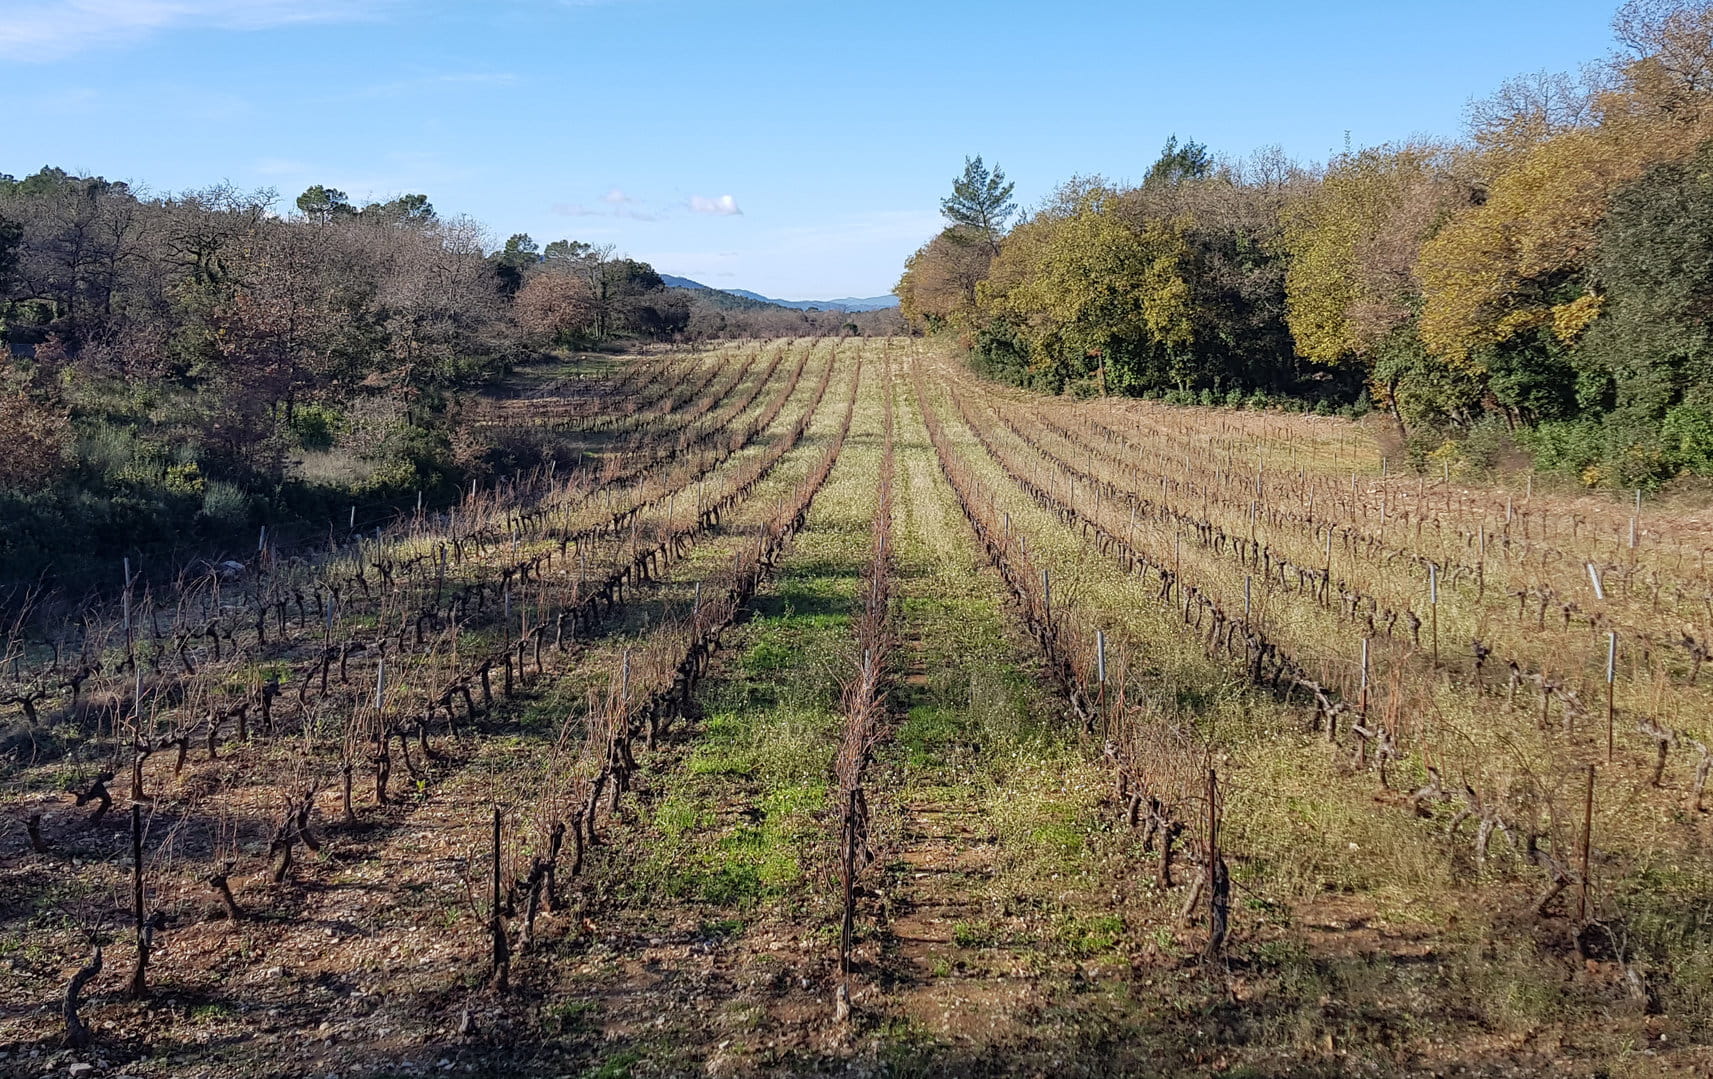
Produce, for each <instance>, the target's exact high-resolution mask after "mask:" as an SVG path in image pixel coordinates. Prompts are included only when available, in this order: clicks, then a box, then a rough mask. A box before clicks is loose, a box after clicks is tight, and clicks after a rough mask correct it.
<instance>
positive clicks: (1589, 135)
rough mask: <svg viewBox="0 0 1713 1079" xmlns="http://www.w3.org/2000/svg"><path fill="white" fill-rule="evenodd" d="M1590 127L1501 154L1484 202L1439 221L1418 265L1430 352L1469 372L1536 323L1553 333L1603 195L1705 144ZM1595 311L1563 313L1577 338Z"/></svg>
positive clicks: (1653, 126)
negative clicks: (1483, 354)
mask: <svg viewBox="0 0 1713 1079" xmlns="http://www.w3.org/2000/svg"><path fill="white" fill-rule="evenodd" d="M1621 101H1622V99H1621V98H1617V99H1614V100H1610V101H1608V102H1607V105H1608V108H1609V111H1608V112H1607V114H1606V116H1605V118H1604V122H1602V123H1601V124H1600V125H1599V126H1598V127H1591V128H1584V129H1580V130H1575V131H1569V132H1566V133H1563V134H1559V135H1555V136H1553V137H1551V138H1549V139H1546V140H1545V141H1543V142H1541V143H1539V144H1538V145H1536V146H1534V147H1532V148H1529V149H1527V150H1525V151H1521V152H1518V153H1515V154H1511V155H1508V156H1507V158H1506V159H1505V162H1504V164H1503V165H1502V167H1501V168H1500V169H1499V171H1498V172H1497V175H1495V176H1494V177H1493V180H1492V183H1491V186H1490V188H1489V191H1488V196H1487V200H1486V202H1485V203H1483V204H1482V205H1480V206H1474V207H1470V208H1469V209H1467V210H1464V211H1463V212H1461V213H1459V214H1458V215H1457V216H1456V217H1454V218H1453V219H1452V220H1451V221H1450V222H1449V223H1447V224H1446V226H1445V227H1444V228H1442V229H1441V230H1440V231H1439V232H1438V233H1436V234H1435V235H1434V237H1433V238H1432V239H1431V240H1429V241H1428V242H1427V243H1426V244H1425V245H1424V246H1423V247H1422V252H1421V259H1420V261H1419V263H1418V264H1417V274H1418V276H1419V277H1420V279H1421V282H1422V293H1423V304H1422V314H1421V325H1420V333H1421V338H1422V341H1423V343H1425V344H1426V345H1427V347H1428V349H1429V351H1431V352H1433V353H1434V354H1436V355H1438V356H1441V357H1443V358H1444V359H1445V360H1446V361H1448V362H1449V363H1451V364H1453V365H1456V366H1461V367H1463V368H1465V369H1467V370H1472V371H1475V370H1479V368H1480V365H1479V364H1478V363H1476V362H1474V361H1472V360H1471V355H1472V354H1473V353H1474V352H1475V351H1476V350H1477V349H1479V348H1481V347H1482V346H1486V345H1495V344H1499V343H1502V342H1504V341H1506V340H1509V339H1510V338H1512V337H1515V336H1516V335H1518V334H1521V333H1525V332H1527V331H1529V330H1533V329H1536V328H1538V327H1541V326H1547V325H1550V326H1553V327H1554V329H1555V331H1556V330H1557V329H1558V327H1559V325H1560V322H1561V318H1560V316H1559V315H1558V314H1557V313H1556V312H1555V310H1554V308H1555V306H1556V303H1557V301H1558V300H1559V298H1560V297H1559V296H1557V295H1555V292H1557V291H1558V290H1561V289H1562V288H1564V287H1566V286H1567V285H1568V286H1574V284H1575V281H1576V278H1577V275H1578V274H1580V272H1581V271H1582V270H1583V269H1584V268H1585V267H1586V266H1587V263H1588V257H1589V254H1590V252H1591V251H1592V249H1593V246H1594V240H1595V234H1596V232H1597V230H1598V228H1599V226H1600V222H1601V221H1602V220H1603V219H1604V217H1605V214H1606V209H1607V207H1608V206H1609V205H1610V203H1611V199H1612V196H1613V195H1614V194H1615V193H1616V192H1617V191H1618V189H1620V188H1621V187H1623V186H1624V185H1625V184H1628V183H1630V182H1631V181H1633V180H1635V179H1636V178H1637V177H1639V176H1641V174H1642V173H1643V172H1644V171H1646V170H1647V169H1648V168H1649V167H1651V166H1653V165H1655V164H1658V163H1660V162H1663V161H1671V160H1677V159H1679V158H1681V157H1683V156H1685V155H1687V154H1689V153H1690V152H1691V151H1693V150H1694V148H1695V146H1696V145H1697V144H1698V143H1700V142H1701V141H1702V140H1703V139H1705V138H1706V136H1707V134H1708V132H1707V131H1706V129H1705V125H1704V124H1702V123H1699V122H1695V123H1685V122H1681V121H1679V120H1676V119H1667V118H1661V117H1658V116H1657V115H1654V116H1649V115H1632V114H1626V113H1623V112H1621V111H1616V110H1615V109H1614V108H1613V106H1615V105H1618V104H1621ZM1598 314H1599V307H1598V305H1597V304H1594V305H1583V306H1580V307H1575V308H1574V309H1573V310H1569V311H1566V312H1565V313H1564V316H1563V320H1567V321H1564V322H1563V324H1564V327H1565V329H1566V330H1567V331H1568V332H1570V333H1572V335H1573V336H1574V335H1575V334H1579V333H1581V332H1582V330H1584V329H1586V328H1587V326H1588V324H1589V323H1590V322H1592V321H1593V319H1594V318H1596V317H1597V316H1598Z"/></svg>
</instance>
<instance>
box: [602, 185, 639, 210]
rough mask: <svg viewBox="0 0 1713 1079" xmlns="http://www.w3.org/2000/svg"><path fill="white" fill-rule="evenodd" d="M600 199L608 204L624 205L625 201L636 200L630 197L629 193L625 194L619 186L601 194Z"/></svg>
mask: <svg viewBox="0 0 1713 1079" xmlns="http://www.w3.org/2000/svg"><path fill="white" fill-rule="evenodd" d="M601 201H602V202H605V203H608V204H610V205H613V206H624V205H626V204H627V203H632V202H635V201H636V200H635V199H633V198H631V197H630V196H629V195H627V194H625V193H624V192H623V191H622V190H620V189H619V188H616V187H615V188H613V189H612V190H611V191H609V192H607V193H606V194H605V195H602V196H601Z"/></svg>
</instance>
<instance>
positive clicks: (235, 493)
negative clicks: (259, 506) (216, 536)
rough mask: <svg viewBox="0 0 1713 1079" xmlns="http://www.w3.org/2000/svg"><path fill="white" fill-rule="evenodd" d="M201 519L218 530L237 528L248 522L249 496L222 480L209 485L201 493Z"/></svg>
mask: <svg viewBox="0 0 1713 1079" xmlns="http://www.w3.org/2000/svg"><path fill="white" fill-rule="evenodd" d="M199 516H200V517H202V519H204V520H206V521H208V522H209V523H210V524H213V525H215V526H216V527H219V528H237V527H238V526H240V525H245V524H248V523H249V522H250V496H249V495H247V494H245V493H244V492H243V491H242V490H240V489H239V488H237V487H235V486H233V485H232V484H230V483H226V482H224V481H222V480H214V481H213V482H211V483H209V484H208V485H207V487H206V488H205V489H204V490H203V492H202V511H201V513H200V514H199Z"/></svg>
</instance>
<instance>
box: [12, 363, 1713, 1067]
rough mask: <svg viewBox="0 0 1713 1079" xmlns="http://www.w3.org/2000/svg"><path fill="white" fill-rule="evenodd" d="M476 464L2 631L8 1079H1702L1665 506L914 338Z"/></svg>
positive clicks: (1700, 761) (698, 377)
mask: <svg viewBox="0 0 1713 1079" xmlns="http://www.w3.org/2000/svg"><path fill="white" fill-rule="evenodd" d="M473 422H474V423H475V424H476V425H477V426H478V427H479V428H481V429H485V430H487V431H490V432H497V433H499V434H501V435H504V436H506V437H513V438H515V439H517V440H519V441H520V442H522V441H525V440H527V441H529V443H530V444H533V445H538V446H541V447H544V451H543V454H542V456H541V460H542V461H543V462H544V463H542V464H541V465H539V466H537V467H532V468H530V469H529V470H527V471H524V472H520V473H518V474H515V475H508V476H504V477H501V478H498V479H496V480H494V481H492V482H489V483H486V484H483V485H480V486H475V487H472V488H471V489H470V490H468V491H467V492H466V493H465V495H464V496H463V497H462V498H461V500H459V501H458V502H457V503H456V504H455V505H451V506H447V507H440V508H428V509H424V508H422V507H420V506H419V507H418V508H417V509H416V511H415V512H411V513H404V514H401V515H399V516H397V517H396V518H394V519H392V520H391V521H390V523H385V524H381V525H379V526H375V525H374V524H373V523H372V522H367V521H365V522H364V526H363V527H362V528H358V527H357V525H358V522H357V518H356V512H355V510H353V511H352V513H351V516H350V518H349V519H348V520H345V521H335V522H331V523H330V525H329V528H328V531H327V533H326V535H325V536H324V537H321V538H319V539H315V540H311V541H305V542H302V543H295V544H294V545H292V546H291V547H289V548H288V547H282V546H276V540H273V539H270V537H269V536H268V535H267V533H266V532H265V531H264V532H263V533H262V534H261V535H259V536H258V537H257V542H256V549H255V551H254V554H253V557H250V558H248V559H245V560H244V561H243V562H242V563H241V564H240V563H238V562H230V563H221V564H216V565H209V564H206V563H200V564H197V565H195V566H192V567H187V568H185V569H184V570H183V571H182V572H180V573H178V575H177V576H176V578H175V579H172V580H170V581H169V580H167V579H165V578H163V577H162V576H161V575H160V574H159V573H158V572H155V571H154V570H153V569H151V572H149V573H147V574H145V573H143V572H142V568H141V567H132V566H130V565H129V564H125V565H122V566H116V567H114V573H113V578H114V585H113V588H112V589H110V590H109V591H108V592H106V593H104V594H102V595H100V596H98V597H68V596H65V595H61V594H58V593H55V592H54V591H52V590H51V588H44V589H43V590H40V591H38V592H33V593H31V594H29V595H28V596H24V597H21V602H20V603H18V604H16V605H15V606H14V609H12V610H10V611H9V612H8V613H7V622H6V625H5V627H4V637H3V639H0V661H3V662H0V822H3V823H0V1074H3V1075H12V1074H16V1075H20V1076H37V1075H47V1074H56V1073H57V1074H87V1075H96V1076H101V1075H132V1076H184V1075H198V1076H241V1075H259V1074H270V1075H273V1074H278V1075H303V1076H310V1075H315V1076H322V1075H330V1074H337V1075H341V1076H345V1075H388V1076H402V1075H430V1074H452V1075H458V1074H483V1075H588V1076H623V1075H635V1076H651V1075H690V1074H696V1075H716V1076H739V1075H756V1074H761V1075H780V1076H785V1075H803V1074H834V1073H840V1074H843V1073H847V1072H853V1073H856V1074H886V1075H1001V1074H1005V1075H1011V1074H1016V1075H1045V1074H1054V1075H1065V1076H1100V1075H1115V1074H1166V1075H1177V1074H1182V1075H1233V1076H1236V1075H1246V1076H1263V1075H1266V1076H1273V1075H1277V1076H1286V1075H1290V1076H1301V1075H1327V1076H1333V1075H1424V1076H1425V1075H1515V1074H1546V1073H1551V1074H1567V1075H1590V1076H1592V1075H1636V1076H1642V1075H1676V1074H1681V1075H1685V1076H1687V1075H1697V1074H1705V1070H1706V1069H1707V1068H1708V1067H1710V1066H1713V1050H1710V1049H1709V1047H1708V1045H1707V1044H1706V1043H1705V1037H1706V1035H1705V1033H1704V1032H1705V1031H1706V1030H1707V1029H1708V1023H1709V1021H1710V1020H1713V925H1710V924H1709V918H1710V915H1709V912H1713V872H1709V871H1708V870H1707V869H1706V866H1705V863H1704V862H1703V861H1702V859H1703V858H1704V856H1705V849H1706V844H1707V841H1708V835H1709V832H1708V823H1707V816H1708V805H1707V803H1708V801H1709V795H1708V791H1707V787H1708V784H1709V776H1710V773H1713V753H1710V750H1709V743H1710V742H1713V728H1709V726H1708V724H1707V721H1706V718H1705V717H1706V716H1707V715H1708V714H1709V711H1710V709H1709V706H1710V705H1713V672H1707V671H1703V670H1702V667H1703V666H1704V664H1705V662H1706V661H1707V660H1708V659H1709V658H1713V578H1710V577H1709V575H1708V572H1709V571H1708V566H1707V556H1708V554H1709V552H1710V551H1713V526H1710V525H1709V524H1708V523H1707V522H1705V521H1703V520H1701V519H1700V518H1698V517H1696V516H1695V515H1693V514H1689V513H1669V512H1666V511H1664V510H1661V509H1657V508H1656V507H1654V506H1653V505H1649V504H1644V503H1643V502H1642V501H1641V500H1640V499H1639V498H1638V499H1636V500H1635V501H1633V502H1632V501H1626V500H1611V499H1607V498H1594V497H1572V496H1566V495H1563V494H1559V493H1553V492H1548V491H1545V490H1542V491H1536V490H1535V489H1534V484H1533V481H1532V480H1529V479H1527V478H1526V477H1522V478H1517V479H1515V480H1506V481H1505V482H1503V483H1490V484H1479V483H1473V482H1471V483H1464V482H1462V481H1460V480H1459V479H1458V478H1457V477H1456V476H1454V475H1452V474H1451V472H1450V471H1449V469H1445V470H1442V471H1440V472H1438V473H1433V472H1430V473H1428V474H1426V475H1423V474H1418V473H1416V472H1413V471H1406V470H1405V468H1404V465H1403V464H1402V462H1401V461H1399V460H1396V459H1392V460H1388V459H1385V458H1383V457H1382V455H1381V453H1380V451H1379V449H1378V448H1377V444H1376V440H1375V438H1374V437H1373V432H1372V429H1371V428H1368V427H1365V426H1362V425H1358V424H1356V423H1352V422H1349V421H1344V420H1336V419H1331V418H1324V419H1323V418H1314V417H1308V416H1288V415H1284V414H1279V413H1268V412H1227V411H1218V410H1214V409H1207V408H1201V409H1183V408H1168V407H1165V406H1160V405H1151V404H1144V403H1141V402H1135V401H1118V400H1112V399H1101V400H1098V401H1081V402H1073V401H1070V400H1066V399H1061V398H1048V397H1041V396H1038V395H1033V394H1029V393H1027V392H1024V391H1021V390H1012V389H1005V388H1000V387H996V386H994V385H992V384H990V383H986V382H983V381H981V380H979V379H977V378H976V377H975V376H973V375H971V374H970V373H968V371H967V370H965V369H964V368H963V367H962V366H961V365H959V364H957V363H956V362H955V361H954V360H952V359H950V358H948V357H946V356H943V355H941V354H940V353H939V352H938V351H936V348H935V346H933V345H932V344H929V343H925V342H923V341H920V340H914V339H904V338H890V339H860V338H844V339H833V338H817V339H802V340H795V341H767V342H759V343H758V342H732V343H727V344H724V345H720V346H716V347H706V348H694V349H691V348H670V349H667V348H659V349H652V350H648V351H643V352H639V353H636V354H633V355H630V356H627V357H625V358H624V359H623V361H622V362H613V361H612V360H611V359H610V358H606V359H603V358H591V357H577V358H572V359H567V360H564V361H563V362H560V363H556V364H555V365H551V366H548V365H542V366H537V367H532V368H526V369H524V370H523V371H521V372H519V373H518V374H517V375H515V376H514V377H513V379H512V381H511V383H510V384H509V385H508V386H507V389H506V393H505V395H503V396H495V397H493V398H491V399H487V400H485V401H483V402H482V403H481V405H480V406H479V411H478V412H477V414H476V417H475V419H474V421H473ZM567 461H569V462H573V463H572V464H570V465H565V464H563V462H567ZM548 462H551V463H548ZM47 583H48V584H51V582H47ZM1703 676H1705V677H1706V678H1707V681H1702V678H1703Z"/></svg>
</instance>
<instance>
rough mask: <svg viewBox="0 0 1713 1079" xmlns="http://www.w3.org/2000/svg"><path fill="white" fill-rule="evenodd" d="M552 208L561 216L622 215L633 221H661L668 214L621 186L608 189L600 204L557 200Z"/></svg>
mask: <svg viewBox="0 0 1713 1079" xmlns="http://www.w3.org/2000/svg"><path fill="white" fill-rule="evenodd" d="M550 209H551V211H552V212H553V213H554V214H557V215H558V216H560V217H621V218H626V219H628V220H631V221H660V220H662V219H664V218H665V217H666V216H667V215H666V213H665V212H664V211H663V210H660V209H651V208H649V207H648V205H647V204H646V203H645V202H644V201H643V200H642V199H639V198H636V197H634V196H632V195H629V194H627V193H626V192H625V190H624V189H623V188H619V187H614V188H610V189H608V191H607V193H606V194H605V195H602V196H601V198H600V205H598V206H591V205H589V204H587V203H582V202H556V203H554V204H553V205H552V206H551V207H550Z"/></svg>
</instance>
